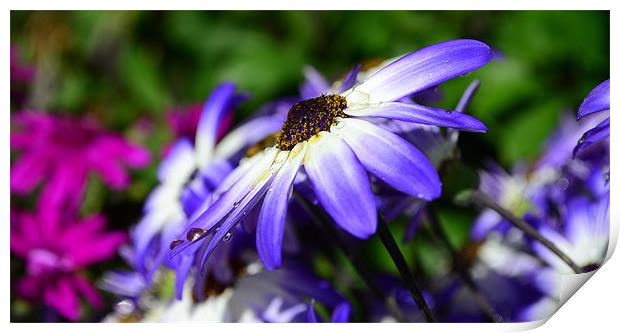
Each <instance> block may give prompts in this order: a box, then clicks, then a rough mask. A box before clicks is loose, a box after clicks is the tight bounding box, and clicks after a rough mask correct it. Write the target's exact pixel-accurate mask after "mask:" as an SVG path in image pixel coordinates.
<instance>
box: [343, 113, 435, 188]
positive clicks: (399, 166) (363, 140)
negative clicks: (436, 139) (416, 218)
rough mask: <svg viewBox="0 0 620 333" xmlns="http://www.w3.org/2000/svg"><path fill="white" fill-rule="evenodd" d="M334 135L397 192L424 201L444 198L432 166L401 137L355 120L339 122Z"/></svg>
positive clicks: (365, 165)
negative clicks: (441, 196) (440, 196)
mask: <svg viewBox="0 0 620 333" xmlns="http://www.w3.org/2000/svg"><path fill="white" fill-rule="evenodd" d="M332 132H333V133H334V134H336V135H337V136H338V137H340V138H342V139H343V140H344V141H345V142H346V143H347V145H349V147H350V148H351V149H352V150H353V152H354V153H355V155H356V156H357V158H358V159H359V161H360V162H361V164H362V165H363V166H364V168H366V170H368V171H369V172H370V173H372V174H374V175H376V176H377V177H379V179H381V180H383V181H384V182H386V183H388V184H389V185H391V186H392V187H394V188H395V189H397V190H399V191H402V192H404V193H407V194H409V195H411V196H415V197H417V198H419V199H424V200H433V199H436V198H437V197H439V195H440V194H441V181H440V180H439V176H438V175H437V171H435V168H434V167H433V165H432V163H431V162H430V161H429V160H428V158H426V156H424V154H423V153H422V152H420V151H419V150H418V149H417V148H416V147H414V146H413V145H412V144H410V143H409V142H407V141H406V140H405V139H403V138H401V137H400V136H398V135H396V134H394V133H392V132H390V131H387V130H384V129H382V128H380V127H378V126H375V125H373V124H371V123H369V122H367V121H364V120H360V119H352V118H346V119H342V120H340V123H339V124H338V125H337V126H334V127H333V128H332Z"/></svg>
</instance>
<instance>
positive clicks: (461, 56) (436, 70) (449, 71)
mask: <svg viewBox="0 0 620 333" xmlns="http://www.w3.org/2000/svg"><path fill="white" fill-rule="evenodd" d="M492 58H493V55H492V53H491V48H490V47H489V46H488V45H486V44H484V43H482V42H479V41H476V40H469V39H460V40H451V41H447V42H443V43H438V44H434V45H431V46H427V47H425V48H423V49H420V50H418V51H415V52H413V53H410V54H408V55H405V56H403V57H402V58H400V59H398V60H396V61H394V62H393V63H391V64H389V65H387V66H385V67H383V68H382V69H381V70H379V71H377V72H376V73H375V74H374V75H372V76H371V77H370V78H368V79H367V80H366V81H365V82H363V83H362V84H360V85H358V86H356V87H354V88H353V89H352V91H350V94H348V96H347V101H348V102H354V103H371V104H372V103H380V102H391V101H396V100H398V99H400V98H402V97H405V96H408V95H411V94H413V93H416V92H418V91H421V90H424V89H426V88H429V87H432V86H436V85H438V84H440V83H442V82H444V81H447V80H449V79H452V78H454V77H456V76H459V75H463V74H466V73H468V72H471V71H473V70H475V69H478V68H480V67H482V66H484V65H485V64H486V63H488V62H489V61H491V59H492ZM345 95H346V94H345ZM351 104H353V103H351Z"/></svg>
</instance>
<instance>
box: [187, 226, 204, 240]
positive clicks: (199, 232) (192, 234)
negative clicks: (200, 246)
mask: <svg viewBox="0 0 620 333" xmlns="http://www.w3.org/2000/svg"><path fill="white" fill-rule="evenodd" d="M206 233H207V231H206V230H205V229H202V228H191V229H189V231H188V232H187V235H186V236H185V238H187V240H188V241H190V242H194V241H196V240H198V239H200V237H202V236H203V235H204V234H206Z"/></svg>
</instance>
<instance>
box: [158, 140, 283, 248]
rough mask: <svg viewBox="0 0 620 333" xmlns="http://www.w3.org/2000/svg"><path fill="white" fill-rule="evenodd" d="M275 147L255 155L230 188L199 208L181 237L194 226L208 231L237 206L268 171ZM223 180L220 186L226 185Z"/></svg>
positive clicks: (274, 153) (184, 244)
mask: <svg viewBox="0 0 620 333" xmlns="http://www.w3.org/2000/svg"><path fill="white" fill-rule="evenodd" d="M276 152H277V151H276V149H267V150H266V151H265V153H264V154H262V155H256V156H254V157H255V158H253V159H252V161H248V163H250V164H251V165H250V167H249V168H248V171H247V172H246V173H245V174H244V175H243V176H241V177H240V178H239V180H237V181H236V182H235V183H234V184H233V185H232V186H231V187H230V188H228V189H227V190H226V191H224V192H223V193H222V196H220V197H219V198H218V199H217V200H215V201H214V202H213V203H209V204H208V205H206V207H201V208H199V211H197V212H196V213H195V214H194V216H192V217H190V221H191V222H190V223H189V224H188V225H187V226H186V227H185V230H184V231H183V233H181V235H180V237H181V239H185V236H186V234H187V232H189V231H190V230H192V229H194V228H198V229H203V230H205V231H208V230H210V229H212V228H213V227H214V226H215V225H217V224H218V223H219V222H221V221H222V219H224V218H225V217H226V216H227V215H228V214H229V213H230V212H231V211H232V210H233V209H235V208H237V207H238V206H239V203H240V202H241V201H242V200H243V199H244V198H245V197H246V196H247V195H248V193H249V192H250V189H251V187H252V186H253V184H254V183H255V182H256V180H257V178H259V176H261V175H263V174H265V173H269V172H270V168H269V167H270V165H271V164H272V163H273V161H274V159H275V157H276ZM233 176H235V177H236V176H239V175H237V174H236V173H235V172H233V173H232V174H230V175H229V177H233ZM225 183H227V182H226V181H224V182H223V183H222V186H224V185H228V184H225ZM194 243H196V242H193V243H191V242H187V241H185V242H184V243H182V244H181V245H179V246H177V247H175V248H174V249H173V250H172V252H171V254H170V255H171V256H172V257H174V256H176V255H177V254H179V253H181V252H183V251H184V250H185V249H186V248H188V247H190V246H191V245H192V244H194Z"/></svg>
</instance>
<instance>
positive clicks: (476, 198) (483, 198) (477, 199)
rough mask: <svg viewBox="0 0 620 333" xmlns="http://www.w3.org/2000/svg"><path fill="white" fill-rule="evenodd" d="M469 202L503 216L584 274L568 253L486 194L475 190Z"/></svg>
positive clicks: (577, 271)
mask: <svg viewBox="0 0 620 333" xmlns="http://www.w3.org/2000/svg"><path fill="white" fill-rule="evenodd" d="M468 200H469V201H471V202H473V203H475V204H476V205H478V206H480V207H482V208H490V209H492V210H494V211H495V212H497V213H498V214H499V215H501V216H502V217H503V218H504V219H506V220H507V221H508V222H510V223H511V224H512V225H513V226H514V227H515V228H517V229H519V230H521V231H523V232H524V233H525V234H526V235H528V236H530V237H532V238H533V239H535V240H536V241H538V242H539V243H540V244H542V245H543V246H544V247H546V248H547V249H549V251H551V252H553V254H555V255H556V256H557V257H558V258H560V259H561V260H562V261H564V262H565V263H566V264H567V265H568V266H569V267H570V268H571V269H572V270H573V271H574V272H575V273H577V274H580V273H583V270H582V269H581V267H579V266H578V265H577V264H575V262H574V261H573V260H572V259H571V258H570V257H569V256H568V255H566V253H564V252H562V250H560V249H559V248H558V247H557V246H555V244H553V243H552V242H551V241H550V240H548V239H547V238H545V237H544V236H543V235H541V234H540V233H539V232H538V231H537V230H536V229H535V228H534V227H532V226H531V225H530V224H529V223H527V222H526V221H525V220H523V219H522V218H520V217H518V216H516V215H514V214H513V213H512V212H511V211H509V210H507V209H506V208H504V207H502V206H500V205H499V204H498V203H496V202H495V201H494V200H493V199H491V198H490V197H489V196H487V195H486V194H484V193H482V192H480V191H478V190H475V191H472V192H471V193H470V195H469V198H468Z"/></svg>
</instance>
